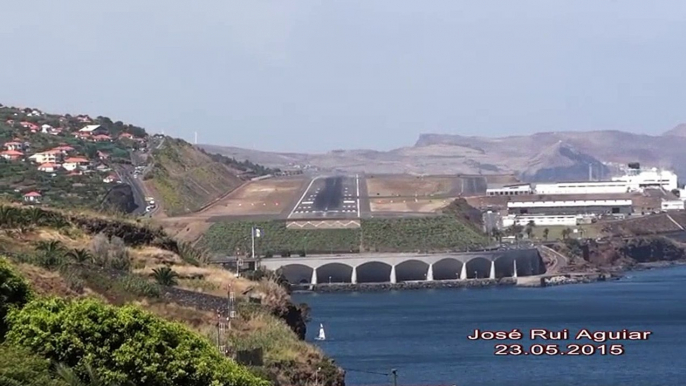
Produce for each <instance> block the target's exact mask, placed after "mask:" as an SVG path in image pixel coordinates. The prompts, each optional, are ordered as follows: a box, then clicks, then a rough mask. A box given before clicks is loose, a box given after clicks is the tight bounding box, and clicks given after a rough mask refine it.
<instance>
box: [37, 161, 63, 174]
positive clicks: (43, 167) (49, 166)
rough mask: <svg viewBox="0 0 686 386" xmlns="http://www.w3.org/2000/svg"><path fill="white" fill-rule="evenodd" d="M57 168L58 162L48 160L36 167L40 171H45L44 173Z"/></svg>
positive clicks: (58, 166)
mask: <svg viewBox="0 0 686 386" xmlns="http://www.w3.org/2000/svg"><path fill="white" fill-rule="evenodd" d="M59 168H60V165H59V164H54V163H50V162H48V163H44V164H41V165H40V166H39V167H38V170H40V171H41V172H46V173H53V172H55V171H56V170H57V169H59Z"/></svg>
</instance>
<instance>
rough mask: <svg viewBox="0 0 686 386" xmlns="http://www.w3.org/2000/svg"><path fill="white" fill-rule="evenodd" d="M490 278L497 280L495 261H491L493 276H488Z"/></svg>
mask: <svg viewBox="0 0 686 386" xmlns="http://www.w3.org/2000/svg"><path fill="white" fill-rule="evenodd" d="M488 278H489V279H491V280H494V279H495V261H494V260H491V274H490V275H488Z"/></svg>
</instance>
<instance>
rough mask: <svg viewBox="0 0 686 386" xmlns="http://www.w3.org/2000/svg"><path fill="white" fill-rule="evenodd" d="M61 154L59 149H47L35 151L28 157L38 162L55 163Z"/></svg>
mask: <svg viewBox="0 0 686 386" xmlns="http://www.w3.org/2000/svg"><path fill="white" fill-rule="evenodd" d="M61 156H62V152H61V151H59V150H48V151H44V152H42V153H36V154H34V155H32V156H30V157H29V159H30V160H31V161H33V162H35V163H38V164H44V163H57V161H58V160H59V159H60V157H61Z"/></svg>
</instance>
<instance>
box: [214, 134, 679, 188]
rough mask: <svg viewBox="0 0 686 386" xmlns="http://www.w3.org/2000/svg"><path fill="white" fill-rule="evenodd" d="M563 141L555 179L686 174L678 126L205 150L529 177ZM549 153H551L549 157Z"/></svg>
mask: <svg viewBox="0 0 686 386" xmlns="http://www.w3.org/2000/svg"><path fill="white" fill-rule="evenodd" d="M559 143H562V144H564V148H567V149H574V153H576V154H577V156H575V157H571V158H570V157H565V156H564V154H562V152H563V150H561V149H558V150H557V151H556V152H555V151H554V152H553V154H555V153H557V154H555V157H554V158H556V159H558V160H559V161H560V162H567V161H565V159H564V158H570V159H573V161H574V162H572V163H569V164H568V165H567V166H566V167H571V169H573V170H574V171H573V172H572V173H571V174H569V173H567V172H564V171H563V172H558V173H554V178H555V179H570V177H572V178H573V176H574V175H579V174H580V170H582V169H583V170H585V174H584V175H585V176H587V173H588V163H593V164H595V163H596V162H595V161H599V162H610V163H617V164H626V163H628V162H640V163H642V164H644V165H646V166H659V167H663V168H672V169H674V170H675V171H676V172H677V173H679V174H680V175H681V176H686V153H684V152H683V149H684V148H685V147H686V125H679V126H677V127H675V128H674V129H672V130H670V131H667V132H666V133H664V134H663V135H657V136H654V135H645V134H636V133H629V132H623V131H617V130H605V131H588V132H582V131H578V132H576V131H575V132H571V131H569V132H546V133H537V134H532V135H522V136H510V137H502V138H487V137H467V136H462V135H452V134H422V135H420V137H419V139H418V141H417V142H416V143H415V145H414V146H410V147H403V148H399V149H394V150H391V151H387V152H382V151H374V150H337V151H330V152H327V153H320V154H303V153H274V152H264V151H255V150H248V149H241V148H236V147H221V146H210V145H201V146H202V147H203V148H204V149H206V150H208V151H210V152H217V153H221V154H224V155H228V156H232V157H236V158H241V159H250V160H251V161H253V162H258V163H261V164H265V165H267V166H272V167H282V168H291V167H294V166H296V165H297V166H299V167H310V168H317V169H322V170H342V171H348V172H361V171H363V172H367V173H416V174H422V173H426V174H449V173H469V174H476V173H482V174H493V173H511V172H515V173H524V174H526V173H527V169H530V168H531V167H532V166H534V165H533V164H535V163H536V162H537V160H539V161H540V160H543V161H545V162H543V163H551V162H553V160H551V159H550V149H551V148H553V149H554V148H555V146H556V144H559ZM546 152H547V153H548V154H545V153H546ZM542 153H543V154H542ZM560 156H561V157H560ZM574 158H576V159H574ZM594 160H595V161H594ZM554 162H557V161H554ZM554 162H553V163H554ZM539 163H540V162H539ZM582 164H584V165H582ZM596 170H598V169H596ZM596 173H598V172H596ZM598 174H600V173H598ZM551 178H552V177H551Z"/></svg>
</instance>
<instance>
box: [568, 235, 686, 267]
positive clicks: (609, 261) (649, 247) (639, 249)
mask: <svg viewBox="0 0 686 386" xmlns="http://www.w3.org/2000/svg"><path fill="white" fill-rule="evenodd" d="M570 250H571V251H575V252H574V253H575V254H578V255H579V256H580V257H583V258H584V259H585V260H586V261H588V262H590V263H591V264H593V265H595V266H598V267H620V268H628V267H631V266H634V265H636V264H638V263H652V262H663V261H665V262H666V261H678V260H684V259H686V249H684V247H683V246H681V245H680V244H679V243H677V242H675V241H673V240H671V239H669V238H667V237H662V236H644V237H636V238H632V239H621V238H613V239H610V240H607V241H604V242H601V243H598V242H595V241H590V242H589V243H588V244H587V245H583V244H580V245H578V247H572V248H570Z"/></svg>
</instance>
